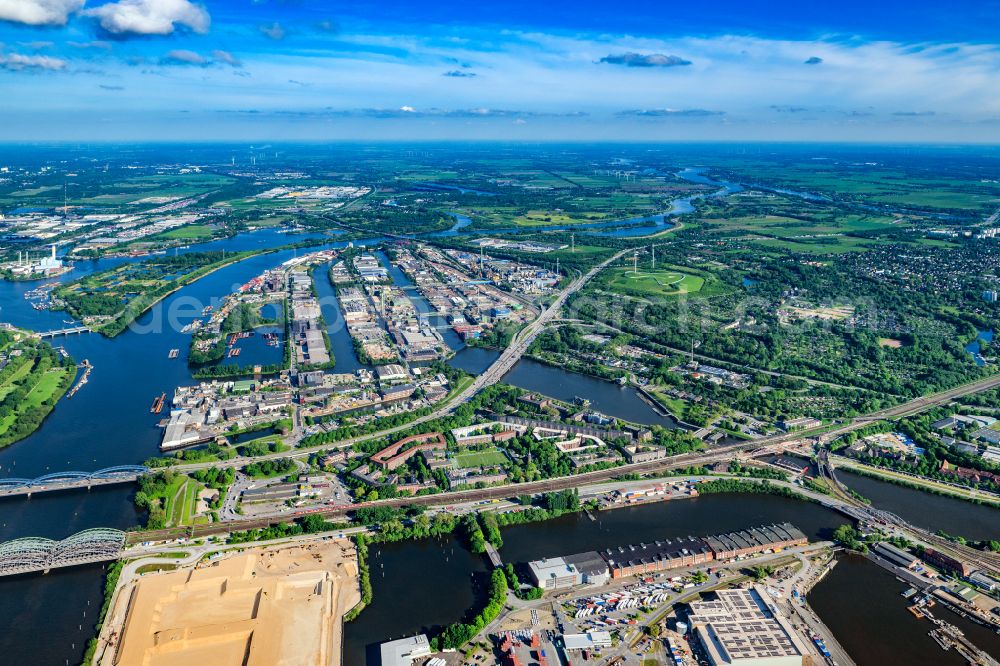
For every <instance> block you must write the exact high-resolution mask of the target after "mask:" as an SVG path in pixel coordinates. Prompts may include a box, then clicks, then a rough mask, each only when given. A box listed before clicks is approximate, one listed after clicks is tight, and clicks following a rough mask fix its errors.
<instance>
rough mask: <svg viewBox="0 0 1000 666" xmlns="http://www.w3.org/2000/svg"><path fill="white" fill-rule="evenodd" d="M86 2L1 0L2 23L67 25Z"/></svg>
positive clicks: (79, 0)
mask: <svg viewBox="0 0 1000 666" xmlns="http://www.w3.org/2000/svg"><path fill="white" fill-rule="evenodd" d="M83 2H84V0H0V21H10V22H12V23H26V24H27V25H66V20H67V19H68V18H69V15H70V14H72V13H73V12H75V11H78V10H79V9H81V8H82V7H83Z"/></svg>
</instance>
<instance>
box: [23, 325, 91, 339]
mask: <svg viewBox="0 0 1000 666" xmlns="http://www.w3.org/2000/svg"><path fill="white" fill-rule="evenodd" d="M91 332H92V331H91V329H90V328H88V327H86V326H70V327H67V328H57V329H55V330H52V331H43V332H41V333H36V334H35V335H37V336H38V337H40V338H54V337H57V336H60V335H73V334H78V333H91Z"/></svg>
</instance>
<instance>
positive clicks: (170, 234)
mask: <svg viewBox="0 0 1000 666" xmlns="http://www.w3.org/2000/svg"><path fill="white" fill-rule="evenodd" d="M211 237H212V230H211V229H209V228H208V227H206V226H205V225H204V224H189V225H187V226H185V227H177V228H176V229H171V230H170V231H164V232H163V233H162V234H157V235H156V238H166V239H169V240H175V239H181V240H195V239H202V238H211Z"/></svg>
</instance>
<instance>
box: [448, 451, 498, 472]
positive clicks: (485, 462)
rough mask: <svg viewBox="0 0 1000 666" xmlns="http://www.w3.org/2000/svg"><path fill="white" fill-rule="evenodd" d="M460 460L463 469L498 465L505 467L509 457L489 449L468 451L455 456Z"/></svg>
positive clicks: (459, 464)
mask: <svg viewBox="0 0 1000 666" xmlns="http://www.w3.org/2000/svg"><path fill="white" fill-rule="evenodd" d="M455 458H456V459H457V460H458V466H459V467H462V468H469V467H494V466H496V465H503V464H506V462H507V456H505V455H504V454H502V453H500V452H499V451H498V450H496V449H487V450H485V451H466V452H464V453H459V454H457V455H456V456H455Z"/></svg>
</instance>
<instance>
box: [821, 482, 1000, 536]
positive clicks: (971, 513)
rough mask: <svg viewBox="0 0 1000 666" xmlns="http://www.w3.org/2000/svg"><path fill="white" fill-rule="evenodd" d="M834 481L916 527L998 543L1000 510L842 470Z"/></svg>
mask: <svg viewBox="0 0 1000 666" xmlns="http://www.w3.org/2000/svg"><path fill="white" fill-rule="evenodd" d="M837 477H838V478H839V479H840V480H841V481H842V482H843V483H844V484H846V485H847V486H848V487H849V488H851V489H853V490H856V491H857V492H859V493H861V494H862V495H864V496H865V497H867V498H868V499H870V500H871V501H872V503H873V504H874V505H875V506H877V507H879V508H880V509H885V510H887V511H891V512H892V513H895V514H896V515H898V516H899V517H900V518H902V519H903V520H905V521H906V522H908V523H910V524H911V525H914V526H916V527H922V528H924V529H926V530H930V531H931V532H937V531H938V530H941V531H943V532H946V533H948V534H954V535H956V536H961V537H965V538H966V539H973V540H976V541H980V540H989V539H1000V509H995V508H993V507H990V506H986V505H983V504H973V503H972V502H966V501H965V500H961V499H957V498H955V497H945V496H943V495H932V494H930V493H925V492H923V491H921V490H916V489H914V488H907V487H905V486H898V485H896V484H894V483H889V482H887V481H880V480H878V479H873V478H871V477H868V476H861V475H860V474H852V473H851V472H849V471H848V470H846V469H843V468H839V469H838V470H837Z"/></svg>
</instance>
